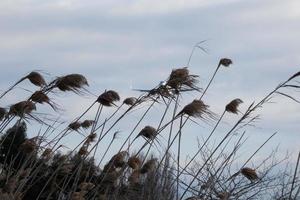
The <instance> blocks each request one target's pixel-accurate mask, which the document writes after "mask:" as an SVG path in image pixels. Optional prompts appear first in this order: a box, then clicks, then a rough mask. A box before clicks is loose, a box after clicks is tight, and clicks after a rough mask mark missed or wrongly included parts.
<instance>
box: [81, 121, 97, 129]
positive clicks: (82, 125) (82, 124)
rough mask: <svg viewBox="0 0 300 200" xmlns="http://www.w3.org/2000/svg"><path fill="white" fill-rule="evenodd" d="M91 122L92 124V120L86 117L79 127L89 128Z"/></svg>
mask: <svg viewBox="0 0 300 200" xmlns="http://www.w3.org/2000/svg"><path fill="white" fill-rule="evenodd" d="M93 124H94V120H88V119H86V120H84V121H83V122H82V123H81V127H82V128H84V129H87V128H90V127H91V126H92V125H93Z"/></svg>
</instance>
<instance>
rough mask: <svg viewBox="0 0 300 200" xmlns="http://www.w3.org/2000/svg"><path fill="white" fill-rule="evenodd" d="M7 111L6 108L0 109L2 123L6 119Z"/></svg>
mask: <svg viewBox="0 0 300 200" xmlns="http://www.w3.org/2000/svg"><path fill="white" fill-rule="evenodd" d="M6 114H7V111H6V109H5V108H2V107H0V121H2V120H3V119H4V117H5V116H6Z"/></svg>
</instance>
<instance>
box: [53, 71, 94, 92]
mask: <svg viewBox="0 0 300 200" xmlns="http://www.w3.org/2000/svg"><path fill="white" fill-rule="evenodd" d="M88 85H89V84H88V82H87V80H86V78H85V77H84V76H83V75H81V74H69V75H66V76H62V77H58V78H57V79H56V80H54V87H57V88H58V89H60V90H61V91H64V92H65V91H73V92H75V93H78V92H79V90H80V89H81V88H83V87H84V86H88Z"/></svg>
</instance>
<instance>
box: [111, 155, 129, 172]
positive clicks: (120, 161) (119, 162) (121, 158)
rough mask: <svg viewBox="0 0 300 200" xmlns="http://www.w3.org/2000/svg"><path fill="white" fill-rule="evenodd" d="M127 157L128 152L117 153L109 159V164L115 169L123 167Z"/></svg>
mask: <svg viewBox="0 0 300 200" xmlns="http://www.w3.org/2000/svg"><path fill="white" fill-rule="evenodd" d="M127 157H128V152H127V151H121V152H119V153H117V154H116V155H114V156H113V157H112V158H111V159H110V163H113V165H114V166H115V167H117V168H118V167H124V166H125V164H126V161H125V160H126V159H127Z"/></svg>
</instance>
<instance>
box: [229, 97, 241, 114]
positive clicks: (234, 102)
mask: <svg viewBox="0 0 300 200" xmlns="http://www.w3.org/2000/svg"><path fill="white" fill-rule="evenodd" d="M241 103H243V101H242V100H241V99H234V100H232V101H231V102H230V103H229V104H227V105H226V107H225V110H226V111H227V112H230V113H234V114H238V111H239V110H238V106H239V105H240V104H241Z"/></svg>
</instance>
